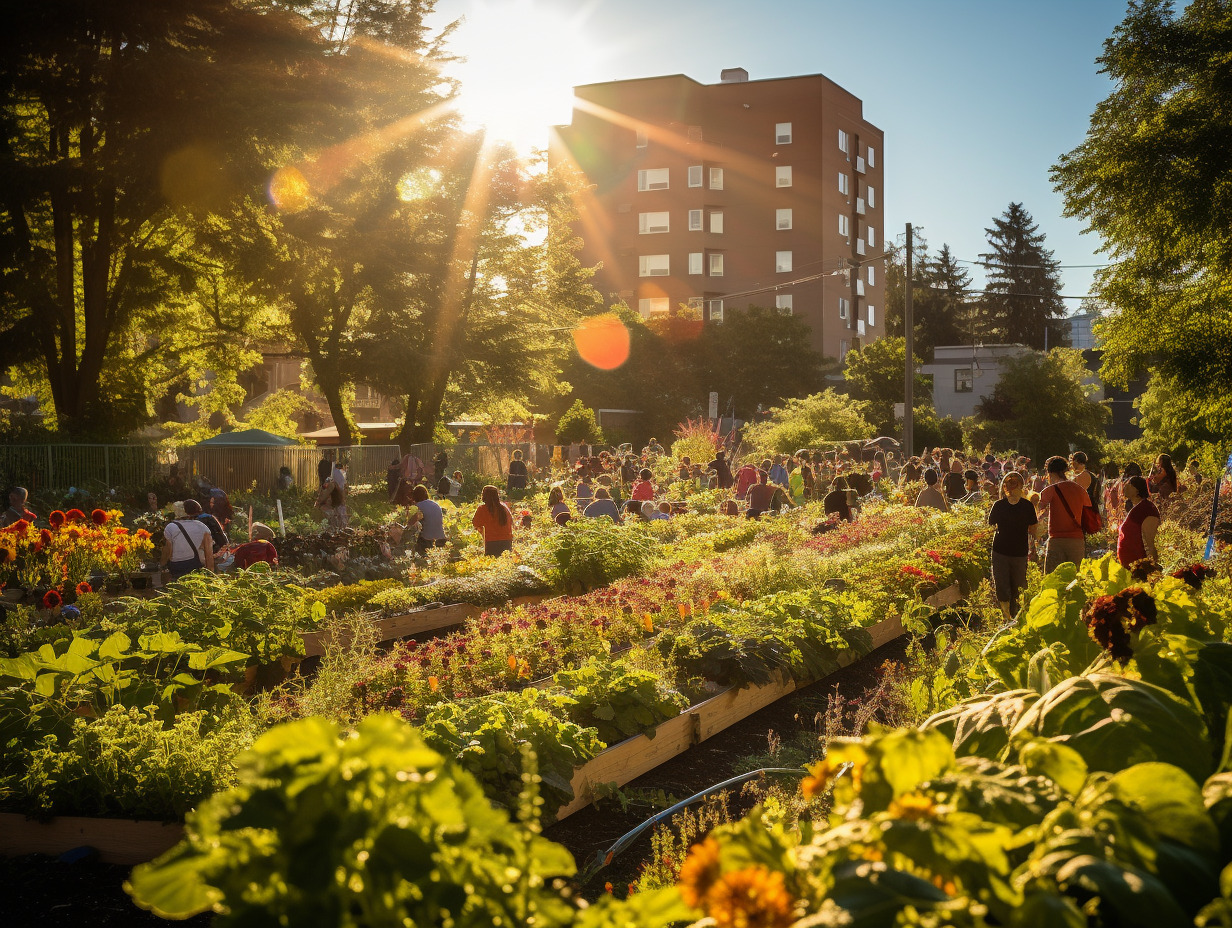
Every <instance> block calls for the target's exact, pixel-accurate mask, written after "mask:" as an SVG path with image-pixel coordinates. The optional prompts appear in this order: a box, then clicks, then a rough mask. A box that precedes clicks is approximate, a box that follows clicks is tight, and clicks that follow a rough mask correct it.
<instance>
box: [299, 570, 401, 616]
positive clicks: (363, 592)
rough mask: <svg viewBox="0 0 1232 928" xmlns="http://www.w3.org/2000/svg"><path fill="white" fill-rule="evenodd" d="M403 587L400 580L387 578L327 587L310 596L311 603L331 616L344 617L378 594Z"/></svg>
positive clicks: (363, 605) (365, 604) (366, 603)
mask: <svg viewBox="0 0 1232 928" xmlns="http://www.w3.org/2000/svg"><path fill="white" fill-rule="evenodd" d="M402 586H403V584H402V582H401V581H400V580H397V579H395V578H393V577H386V578H384V579H381V580H360V581H359V582H358V583H343V584H339V585H338V586H331V587H326V588H325V589H323V590H315V591H313V592H311V593H309V594H308V596H307V600H308V602H310V603H313V602H316V603H320V604H321V605H323V606H324V607H325V612H326V613H327V614H329V615H343V614H345V613H347V612H356V611H359V610H361V609H363V608H364V607H365V606H367V605H368V603H369V602H370V601H371V600H372V598H373V597H374V596H376V595H377V594H378V593H382V592H384V591H385V590H392V589H399V588H401V587H402Z"/></svg>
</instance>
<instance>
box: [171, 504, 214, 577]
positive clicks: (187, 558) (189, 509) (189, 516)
mask: <svg viewBox="0 0 1232 928" xmlns="http://www.w3.org/2000/svg"><path fill="white" fill-rule="evenodd" d="M199 515H201V504H200V503H198V502H197V501H196V500H195V499H186V500H184V514H183V516H180V515H179V514H178V513H177V514H176V519H175V521H174V522H169V523H167V527H166V528H164V529H163V549H162V553H161V555H160V557H159V563H160V564H161V565H162V569H163V570H164V571H166V572H167V573H169V574H170V575H171V578H172V579H173V580H174V579H177V578H179V577H182V576H184V575H185V574H189V573H192V572H193V571H194V570H209V571H213V569H214V538H213V536H212V535H211V534H210V529H209V526H207V525H206V524H205V523H204V522H198V521H197V516H199Z"/></svg>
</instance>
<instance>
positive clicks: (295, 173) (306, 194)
mask: <svg viewBox="0 0 1232 928" xmlns="http://www.w3.org/2000/svg"><path fill="white" fill-rule="evenodd" d="M269 198H270V202H271V203H273V204H274V206H275V207H276V208H277V209H279V210H281V211H282V212H284V213H298V212H299V211H300V210H301V209H303V208H304V207H305V206H307V205H308V202H309V200H311V199H312V186H311V185H310V184H309V183H308V178H306V177H304V173H303V171H301V170H300V169H299V168H297V167H295V166H293V165H291V166H288V167H283V168H279V169H278V170H277V171H275V172H274V176H273V177H272V178H270V184H269Z"/></svg>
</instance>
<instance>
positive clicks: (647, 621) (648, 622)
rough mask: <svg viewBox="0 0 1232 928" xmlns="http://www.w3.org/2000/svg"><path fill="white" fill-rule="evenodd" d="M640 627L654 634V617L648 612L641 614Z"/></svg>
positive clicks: (647, 632)
mask: <svg viewBox="0 0 1232 928" xmlns="http://www.w3.org/2000/svg"><path fill="white" fill-rule="evenodd" d="M642 628H644V629H646V634H648V635H653V634H654V619H653V618H651V616H650V613H649V612H646V613H643V614H642Z"/></svg>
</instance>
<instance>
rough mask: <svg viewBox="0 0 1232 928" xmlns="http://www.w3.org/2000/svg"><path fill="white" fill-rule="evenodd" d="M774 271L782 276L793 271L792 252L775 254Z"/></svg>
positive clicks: (777, 252)
mask: <svg viewBox="0 0 1232 928" xmlns="http://www.w3.org/2000/svg"><path fill="white" fill-rule="evenodd" d="M774 269H775V271H777V272H778V273H780V274H786V273H788V272H789V271H791V252H790V251H776V252H775V253H774Z"/></svg>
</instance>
